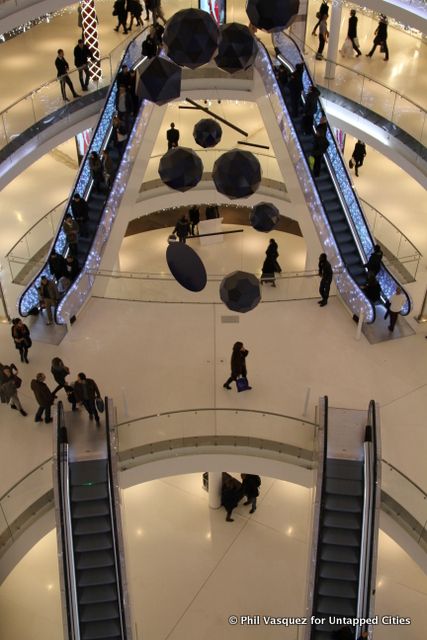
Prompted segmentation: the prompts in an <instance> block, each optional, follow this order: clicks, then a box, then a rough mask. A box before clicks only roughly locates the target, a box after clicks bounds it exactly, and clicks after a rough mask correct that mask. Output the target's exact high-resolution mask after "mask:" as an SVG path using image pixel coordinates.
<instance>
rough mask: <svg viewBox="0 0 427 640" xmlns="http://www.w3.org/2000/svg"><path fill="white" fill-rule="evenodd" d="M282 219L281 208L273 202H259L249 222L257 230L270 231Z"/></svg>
mask: <svg viewBox="0 0 427 640" xmlns="http://www.w3.org/2000/svg"><path fill="white" fill-rule="evenodd" d="M279 220H280V213H279V209H278V208H277V207H275V206H274V204H271V202H259V203H258V204H256V205H255V206H254V208H253V209H252V212H251V214H250V216H249V222H250V223H251V225H252V226H253V228H254V229H256V230H257V231H263V232H264V233H268V232H269V231H272V230H273V229H274V227H275V226H276V225H277V223H278V222H279Z"/></svg>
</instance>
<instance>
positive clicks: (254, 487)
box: [240, 473, 261, 513]
mask: <svg viewBox="0 0 427 640" xmlns="http://www.w3.org/2000/svg"><path fill="white" fill-rule="evenodd" d="M240 477H241V478H242V492H243V494H244V495H245V496H246V498H247V500H246V502H244V503H243V504H245V505H247V504H250V505H252V507H251V510H250V511H249V513H254V512H255V511H256V500H257V498H258V496H259V487H260V486H261V478H260V477H259V476H256V475H253V474H250V473H241V474H240Z"/></svg>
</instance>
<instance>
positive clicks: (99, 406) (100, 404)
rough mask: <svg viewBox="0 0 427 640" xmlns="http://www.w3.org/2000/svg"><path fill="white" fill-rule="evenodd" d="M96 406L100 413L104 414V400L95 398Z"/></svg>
mask: <svg viewBox="0 0 427 640" xmlns="http://www.w3.org/2000/svg"><path fill="white" fill-rule="evenodd" d="M95 406H96V408H97V409H98V411H99V413H104V409H105V406H104V400H103V399H102V398H95Z"/></svg>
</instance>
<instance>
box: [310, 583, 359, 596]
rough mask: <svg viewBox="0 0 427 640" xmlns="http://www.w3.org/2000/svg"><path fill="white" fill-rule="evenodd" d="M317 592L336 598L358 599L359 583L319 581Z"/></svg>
mask: <svg viewBox="0 0 427 640" xmlns="http://www.w3.org/2000/svg"><path fill="white" fill-rule="evenodd" d="M317 592H318V594H319V595H322V596H333V597H335V598H357V593H358V588H357V583H356V582H351V581H350V580H319V586H318V589H317Z"/></svg>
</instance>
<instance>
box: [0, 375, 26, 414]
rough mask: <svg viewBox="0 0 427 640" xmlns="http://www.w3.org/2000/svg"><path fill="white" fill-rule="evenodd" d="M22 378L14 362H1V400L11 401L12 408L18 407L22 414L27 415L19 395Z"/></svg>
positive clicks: (5, 402)
mask: <svg viewBox="0 0 427 640" xmlns="http://www.w3.org/2000/svg"><path fill="white" fill-rule="evenodd" d="M21 385H22V380H21V378H20V377H19V376H18V369H17V368H16V367H15V365H14V364H11V365H10V366H4V365H2V364H0V400H1V402H2V403H4V404H9V403H10V408H11V409H17V410H18V411H19V413H20V414H21V416H27V415H28V414H27V412H26V411H24V409H23V407H22V404H21V402H20V400H19V397H18V389H19V388H20V386H21Z"/></svg>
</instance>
